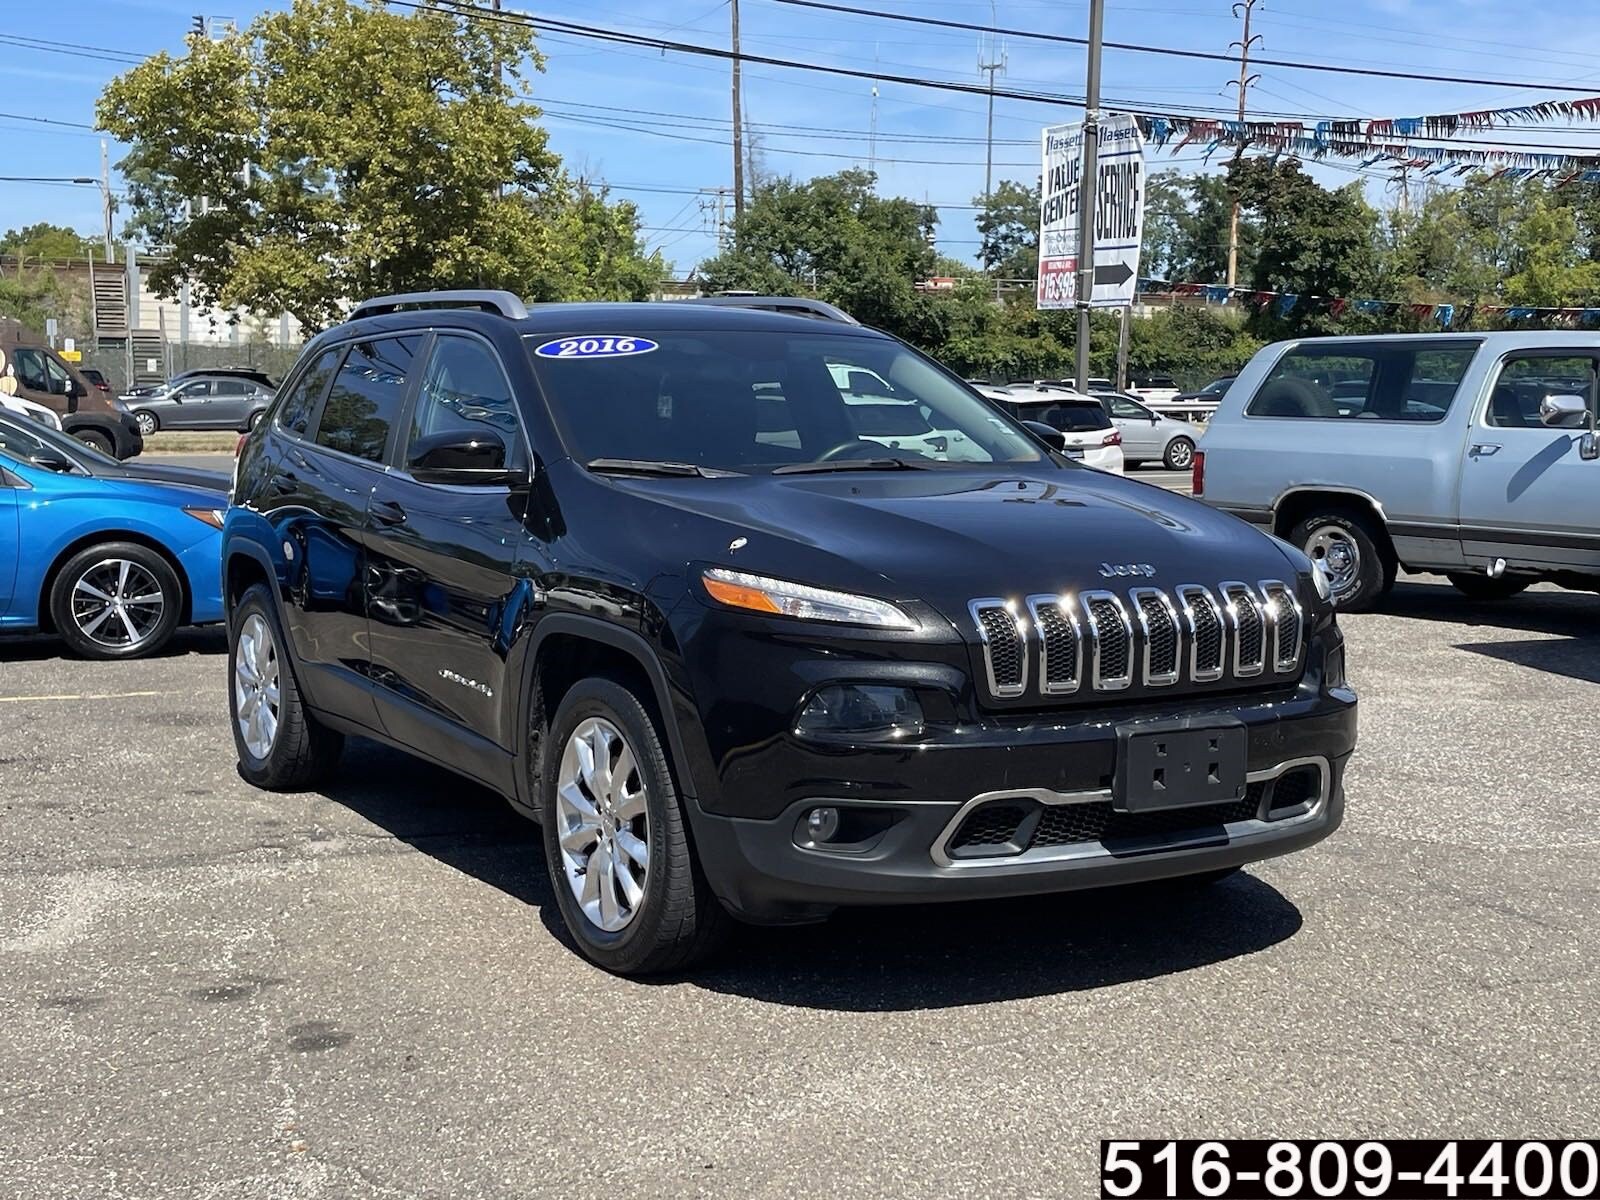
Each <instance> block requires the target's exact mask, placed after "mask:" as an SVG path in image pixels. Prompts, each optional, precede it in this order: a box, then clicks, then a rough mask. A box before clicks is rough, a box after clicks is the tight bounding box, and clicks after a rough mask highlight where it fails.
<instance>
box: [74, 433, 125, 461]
mask: <svg viewBox="0 0 1600 1200" xmlns="http://www.w3.org/2000/svg"><path fill="white" fill-rule="evenodd" d="M72 436H73V437H75V438H77V439H78V440H79V441H80V442H82V443H83V444H84V445H85V446H93V447H94V448H95V449H96V450H98V451H100V453H101V454H108V455H110V456H111V457H112V458H115V457H116V456H117V448H116V446H115V445H113V444H112V441H111V439H110V438H108V437H107V436H106V435H105V434H103V433H101V432H100V431H99V430H98V429H80V430H78V431H77V432H75V433H74V434H73V435H72Z"/></svg>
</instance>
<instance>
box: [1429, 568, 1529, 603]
mask: <svg viewBox="0 0 1600 1200" xmlns="http://www.w3.org/2000/svg"><path fill="white" fill-rule="evenodd" d="M1445 578H1446V579H1448V580H1449V581H1450V585H1451V586H1452V587H1454V588H1455V589H1456V591H1458V592H1460V593H1461V594H1462V595H1463V596H1467V597H1470V598H1471V599H1473V600H1509V599H1511V597H1512V596H1515V595H1516V594H1517V593H1518V592H1525V591H1527V590H1528V588H1529V587H1530V586H1531V585H1532V583H1533V580H1531V579H1524V578H1522V577H1521V576H1519V575H1502V576H1500V578H1499V579H1490V578H1489V577H1488V576H1487V575H1471V574H1468V573H1466V572H1464V571H1453V572H1451V573H1450V574H1448V575H1446V576H1445Z"/></svg>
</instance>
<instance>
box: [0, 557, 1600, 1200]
mask: <svg viewBox="0 0 1600 1200" xmlns="http://www.w3.org/2000/svg"><path fill="white" fill-rule="evenodd" d="M1597 616H1600V598H1597V597H1595V596H1590V595H1576V594H1570V593H1563V592H1558V591H1555V590H1552V589H1546V588H1541V589H1539V590H1537V591H1536V592H1533V593H1530V594H1528V595H1527V596H1525V597H1523V598H1521V599H1519V600H1516V601H1512V602H1509V603H1506V604H1503V605H1497V606H1488V605H1474V604H1471V603H1469V602H1466V601H1464V600H1462V599H1459V598H1458V597H1457V596H1456V595H1455V594H1454V593H1453V592H1452V591H1451V590H1450V589H1448V588H1446V587H1443V586H1437V585H1433V584H1418V583H1403V584H1402V585H1401V586H1400V587H1399V589H1398V590H1397V592H1396V594H1395V596H1394V597H1393V602H1392V604H1391V606H1390V609H1389V611H1388V612H1386V613H1385V614H1382V615H1365V616H1351V617H1347V618H1346V619H1345V628H1346V631H1347V634H1348V637H1349V640H1350V670H1351V675H1352V677H1353V680H1354V682H1355V683H1356V685H1357V686H1358V687H1359V688H1360V690H1361V692H1362V697H1363V711H1362V734H1361V737H1362V742H1361V747H1360V750H1359V751H1358V753H1357V758H1356V761H1355V764H1354V766H1353V768H1352V771H1351V774H1350V776H1349V788H1350V800H1349V812H1348V817H1347V820H1346V823H1345V826H1344V828H1343V829H1342V830H1341V831H1340V832H1339V833H1337V834H1336V835H1335V836H1334V837H1333V838H1332V839H1330V840H1329V841H1327V842H1324V843H1322V844H1321V845H1319V846H1317V847H1315V848H1313V849H1312V850H1310V851H1308V852H1305V853H1303V854H1301V855H1298V856H1295V857H1291V858H1287V859H1280V860H1276V861H1273V862H1269V863H1266V864H1262V865H1260V866H1257V867H1254V868H1251V869H1250V870H1249V871H1248V873H1247V874H1245V875H1243V876H1239V877H1235V878H1234V879H1232V880H1230V881H1228V882H1226V883H1224V884H1222V885H1219V886H1217V887H1215V888H1213V889H1211V890H1210V891H1209V892H1201V893H1193V894H1186V893H1182V892H1170V891H1144V892H1133V893H1110V894H1099V895H1093V896H1089V895H1079V896H1076V897H1072V896H1069V897H1062V898H1055V899H1043V900H1029V901H1025V902H1016V903H1011V902H1007V903H993V904H984V905H971V906H961V907H949V908H946V907H928V908H924V909H919V910H912V911H906V910H898V911H897V910H885V911H876V912H855V913H847V914H843V915H841V916H839V917H837V918H835V919H834V920H833V921H832V922H830V923H829V924H826V925H823V926H818V927H812V928H806V929H793V930H781V931H772V930H762V931H749V932H747V933H745V934H743V935H742V936H741V937H740V938H739V939H738V940H737V941H736V943H735V945H734V946H733V948H732V949H731V951H730V952H729V953H728V954H727V956H726V957H725V958H724V959H723V960H722V961H721V962H719V963H718V964H716V965H715V966H713V967H711V968H708V969H706V970H703V971H700V972H698V973H696V974H694V975H692V976H690V977H686V978H677V979H670V980H665V981H661V982H654V983H630V982H624V981H622V980H620V979H616V978H613V977H610V976H607V975H605V974H603V973H602V972H600V971H598V970H596V969H594V968H592V967H590V966H588V965H586V964H585V963H584V962H583V961H582V960H581V959H579V958H578V957H577V956H576V955H575V954H574V953H573V952H571V951H570V950H568V949H567V948H566V946H565V945H564V944H563V942H562V934H561V931H560V928H559V924H558V919H557V917H556V914H555V907H554V905H553V903H552V902H551V896H550V891H549V886H548V884H547V883H546V881H545V876H544V865H543V862H542V856H541V850H540V848H539V846H538V844H537V842H536V839H535V838H534V836H533V831H532V829H531V827H529V826H527V825H524V824H523V823H522V822H521V821H520V820H519V819H518V818H516V817H515V816H513V815H512V814H511V813H510V811H509V810H508V809H506V808H505V807H504V806H503V805H502V804H501V803H500V802H499V801H498V800H496V799H495V798H493V797H492V796H489V795H487V794H486V793H484V792H482V791H480V790H478V789H476V788H475V787H472V786H470V785H468V784H465V783H463V782H461V781H459V780H457V779H455V778H453V777H451V776H449V775H448V774H446V773H444V772H442V771H438V770H434V769H432V768H429V767H425V766H419V765H418V764H417V763H415V762H413V761H410V760H408V759H407V758H405V757H404V756H402V755H400V754H397V753H392V752H390V751H387V750H383V749H380V748H378V747H376V746H373V745H371V744H366V743H359V742H358V743H354V744H352V746H351V748H350V749H349V751H348V752H347V756H346V759H345V761H344V766H343V771H342V773H341V775H340V776H339V778H338V780H337V781H336V782H335V783H334V784H333V785H332V786H330V787H329V788H328V789H327V790H326V792H324V793H317V794H299V795H269V794H265V793H261V792H256V791H254V790H252V789H251V788H249V787H248V786H246V785H245V784H244V783H243V782H242V781H241V780H240V779H239V778H238V776H237V775H236V774H235V771H234V755H233V746H232V742H231V739H230V735H229V731H228V729H227V725H226V719H225V715H224V714H225V690H224V689H225V662H226V657H225V645H224V640H223V637H222V636H221V634H220V633H219V632H216V631H197V632H189V633H185V634H181V635H180V636H179V637H178V638H177V640H176V641H175V643H174V644H173V646H172V647H171V648H170V650H169V651H168V652H167V653H166V654H164V655H163V656H161V657H159V658H156V659H153V660H150V661H144V662H134V663H125V664H111V665H105V664H86V663H81V662H76V661H72V660H67V659H64V658H62V657H61V654H60V646H59V644H58V643H56V642H54V641H48V640H42V639H34V640H27V641H21V642H10V643H0V816H3V820H0V980H3V982H0V1195H5V1196H18V1197H28V1198H30V1200H35V1198H43V1197H84V1198H89V1197H94V1198H96V1200H115V1198H132V1197H139V1198H143V1197H165V1196H183V1197H190V1196H196V1197H294V1198H298V1197H330V1198H343V1197H424V1196H425V1197H463V1196H472V1197H480V1196H481V1197H525V1196H529V1195H533V1194H544V1193H551V1194H568V1195H583V1196H588V1195H603V1194H624V1193H625V1194H631V1195H712V1194H726V1195H739V1196H783V1197H787V1196H791V1195H794V1194H796V1192H797V1189H798V1190H799V1191H800V1192H801V1194H811V1193H815V1192H820V1191H822V1190H824V1188H825V1189H826V1191H827V1192H828V1193H829V1194H831V1195H833V1196H838V1197H847V1196H876V1195H884V1194H897V1195H909V1196H974V1195H1002V1194H1003V1195H1067V1196H1085V1195H1090V1194H1094V1193H1095V1192H1096V1190H1097V1185H1096V1184H1095V1182H1094V1180H1095V1174H1094V1172H1095V1169H1096V1162H1097V1144H1098V1139H1100V1138H1102V1137H1130V1136H1133V1137H1170V1136H1177V1137H1197V1138H1198V1137H1240V1136H1266V1137H1276V1136H1344V1137H1361V1138H1365V1137H1380V1136H1475V1137H1487V1136H1501V1137H1517V1136H1558V1137H1583V1136H1592V1135H1593V1133H1594V1131H1595V1128H1596V1126H1597V1124H1600V1069H1597V1068H1600V1044H1597V1039H1596V1035H1595V1028H1594V1026H1595V1021H1594V1018H1595V1014H1596V1012H1600V984H1597V976H1596V971H1595V967H1594V964H1595V961H1596V959H1597V956H1600V935H1597V921H1596V900H1597V896H1600V884H1597V882H1596V880H1597V878H1600V834H1597V833H1596V814H1597V812H1600V800H1597V799H1596V797H1597V795H1600V787H1597V784H1600V765H1597V763H1596V759H1595V755H1594V753H1593V751H1592V747H1591V745H1590V743H1589V739H1590V737H1591V736H1592V731H1593V729H1594V727H1595V723H1594V717H1593V714H1594V709H1595V702H1596V698H1597V696H1600V692H1597V688H1596V685H1597V684H1600V637H1597V636H1596V632H1595V631H1596V628H1597V624H1596V618H1597Z"/></svg>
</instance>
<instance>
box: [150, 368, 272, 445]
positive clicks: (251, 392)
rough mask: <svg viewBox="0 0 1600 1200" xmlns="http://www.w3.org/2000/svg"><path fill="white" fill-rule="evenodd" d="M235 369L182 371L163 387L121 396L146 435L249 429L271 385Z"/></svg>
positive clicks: (268, 399) (264, 405)
mask: <svg viewBox="0 0 1600 1200" xmlns="http://www.w3.org/2000/svg"><path fill="white" fill-rule="evenodd" d="M254 374H256V373H252V374H251V375H246V374H242V373H240V372H235V371H221V372H213V371H205V372H193V373H186V374H185V375H183V376H181V377H178V378H175V379H173V380H171V381H169V383H168V385H167V386H166V388H164V389H162V390H158V391H155V392H152V393H150V394H149V395H144V396H135V395H131V394H130V395H128V396H124V397H123V402H124V403H125V404H126V405H127V407H128V411H129V412H131V413H132V414H133V418H134V420H135V421H137V422H138V424H139V432H140V433H142V434H143V435H144V436H145V437H149V436H150V435H151V434H153V433H155V432H156V431H157V430H158V429H229V430H249V429H251V428H252V427H254V425H255V423H256V422H257V421H259V420H260V419H261V414H262V413H263V412H265V411H266V409H267V406H268V405H269V404H271V403H272V397H273V394H274V393H273V389H272V387H271V386H270V385H268V384H266V383H263V382H262V381H261V379H262V378H265V376H262V377H261V378H254V377H252V375H254Z"/></svg>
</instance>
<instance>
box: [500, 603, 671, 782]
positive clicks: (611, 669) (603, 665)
mask: <svg viewBox="0 0 1600 1200" xmlns="http://www.w3.org/2000/svg"><path fill="white" fill-rule="evenodd" d="M528 662H529V668H528V670H527V672H526V679H525V680H524V684H523V688H522V697H521V708H520V710H519V712H518V723H517V728H518V729H519V730H522V731H524V732H525V734H526V737H524V738H521V739H519V743H520V746H519V752H518V756H519V758H520V759H521V761H522V769H521V770H520V771H518V772H517V786H518V788H519V790H520V789H523V788H526V789H527V790H526V792H525V793H524V794H523V795H522V797H521V800H522V806H523V807H525V808H527V809H529V810H530V811H531V810H534V809H536V808H537V807H538V781H539V779H540V776H541V772H542V770H543V765H544V751H545V746H544V737H545V734H546V733H548V731H549V726H550V718H551V716H552V715H553V714H554V712H555V710H556V708H557V706H559V704H560V703H561V697H562V696H564V695H565V694H566V692H567V690H568V689H569V688H571V687H572V685H573V684H574V683H576V682H577V681H578V680H580V679H583V678H587V677H590V676H594V675H599V676H602V677H605V678H610V679H613V680H615V681H616V682H618V683H621V684H623V685H624V686H631V687H632V688H633V689H634V690H635V693H636V694H637V695H638V696H639V700H640V701H641V703H643V704H644V705H645V706H646V708H647V709H649V710H650V711H651V713H652V715H654V716H655V717H656V718H657V719H658V720H659V721H660V722H661V727H662V730H663V732H664V733H665V734H666V738H667V745H668V747H669V748H670V750H671V752H672V763H671V766H672V769H673V776H674V779H675V782H676V783H677V786H678V791H679V793H680V794H681V795H683V796H684V797H685V798H688V799H692V798H693V797H694V796H695V795H696V788H695V783H694V779H693V777H692V775H693V773H692V771H691V769H690V766H689V763H690V759H689V758H688V756H687V754H686V751H685V745H684V739H683V731H682V729H681V727H680V725H679V720H678V713H677V710H676V709H675V707H674V705H673V703H672V696H673V692H672V687H671V684H670V682H669V681H668V678H667V672H666V668H665V667H664V666H663V665H662V663H661V659H660V657H659V656H658V655H657V653H656V651H655V649H654V647H652V646H651V645H650V643H649V642H648V641H646V640H645V638H644V637H643V636H642V635H641V634H638V633H636V632H634V631H633V630H631V629H625V628H623V627H622V626H620V625H614V624H612V623H610V622H608V621H604V620H601V619H599V618H597V617H591V616H586V615H584V614H581V613H550V614H548V615H547V616H545V617H543V618H542V619H541V620H540V621H539V622H538V623H537V624H536V625H535V626H534V633H533V638H532V642H531V644H530V645H529V647H528ZM690 807H691V809H692V808H693V807H694V806H693V805H691V806H690Z"/></svg>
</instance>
